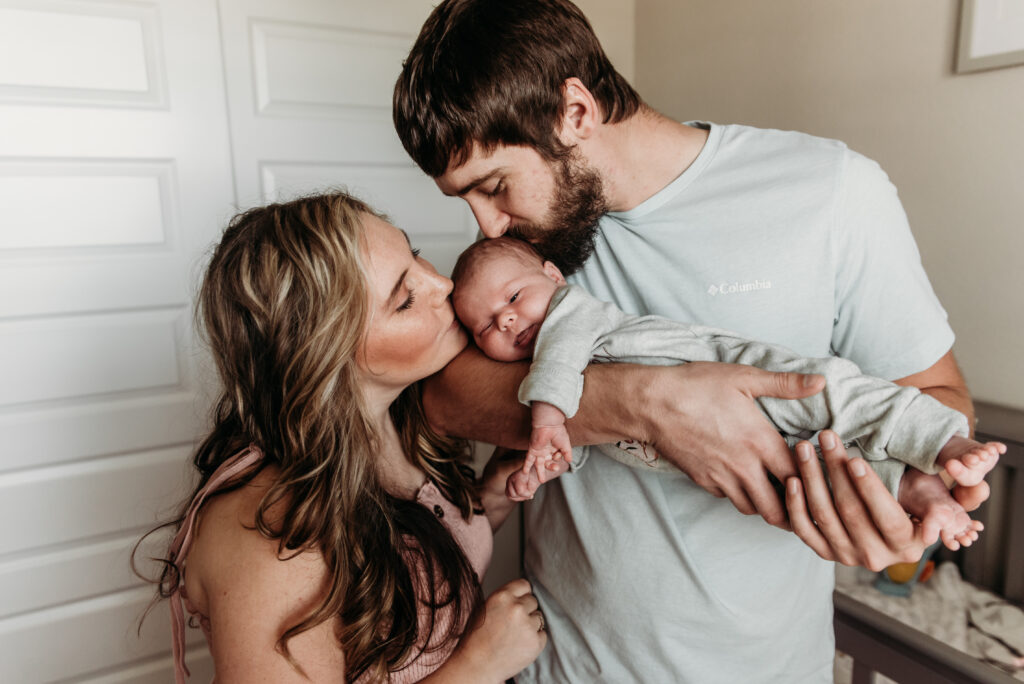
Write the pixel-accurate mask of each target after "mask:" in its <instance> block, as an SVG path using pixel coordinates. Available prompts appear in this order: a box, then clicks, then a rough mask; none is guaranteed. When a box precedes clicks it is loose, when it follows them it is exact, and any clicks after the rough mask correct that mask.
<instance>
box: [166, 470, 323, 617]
mask: <svg viewBox="0 0 1024 684" xmlns="http://www.w3.org/2000/svg"><path fill="white" fill-rule="evenodd" d="M276 477H277V471H276V469H274V468H272V467H267V468H264V469H263V471H262V472H260V473H259V474H258V475H257V476H256V477H255V478H254V479H253V480H252V482H250V483H248V484H247V485H245V486H243V487H240V488H239V489H236V490H234V491H232V492H227V493H224V494H221V495H219V496H215V497H213V498H212V499H210V500H209V501H207V502H206V503H205V504H204V505H203V507H202V508H201V509H200V513H199V518H198V520H197V523H196V531H195V538H194V541H193V544H192V548H191V549H190V550H189V554H188V557H187V558H186V564H187V572H186V587H187V590H188V592H189V597H190V599H191V601H192V603H193V604H194V605H195V607H196V608H197V609H198V610H199V611H200V612H202V613H204V614H208V611H209V607H210V601H211V598H212V597H214V596H218V595H220V596H223V595H224V593H225V591H226V590H227V589H229V588H231V589H233V591H232V593H233V594H236V595H237V593H238V592H239V591H241V590H243V589H244V590H245V591H246V592H247V593H248V592H256V593H262V592H263V591H267V592H273V593H276V594H278V595H281V594H284V595H286V597H287V598H289V602H294V601H295V600H297V599H299V598H300V596H298V595H296V594H305V595H308V594H314V595H319V594H320V592H319V591H317V589H318V588H319V587H321V585H322V584H323V582H324V580H325V579H326V574H327V568H326V566H325V565H324V561H323V557H322V556H321V554H320V553H318V552H315V551H303V552H300V553H298V554H296V553H294V552H293V551H288V550H285V551H284V553H281V552H280V549H279V546H278V540H277V539H269V538H267V537H265V536H263V534H261V533H260V532H259V531H258V530H257V529H256V528H255V521H256V511H257V509H258V508H259V504H260V502H261V501H262V499H263V496H264V495H265V494H266V492H267V490H268V489H269V487H270V486H271V485H272V484H273V483H274V479H275V478H276ZM282 508H283V506H281V505H277V506H274V507H272V508H271V509H270V510H269V511H268V517H269V519H270V520H269V522H270V523H271V524H273V522H274V515H275V514H278V513H281V512H282V511H281V509H282ZM307 600H308V599H307Z"/></svg>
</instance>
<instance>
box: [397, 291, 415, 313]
mask: <svg viewBox="0 0 1024 684" xmlns="http://www.w3.org/2000/svg"><path fill="white" fill-rule="evenodd" d="M415 301H416V293H415V292H413V291H412V290H409V294H408V296H407V297H406V298H405V301H404V302H402V303H401V304H400V305H399V306H398V310H399V311H408V310H409V309H411V308H412V305H413V303H414V302H415Z"/></svg>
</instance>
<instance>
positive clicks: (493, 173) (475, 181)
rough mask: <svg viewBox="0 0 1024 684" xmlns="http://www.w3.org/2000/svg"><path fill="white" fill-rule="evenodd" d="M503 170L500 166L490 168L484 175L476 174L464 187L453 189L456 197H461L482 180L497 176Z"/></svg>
mask: <svg viewBox="0 0 1024 684" xmlns="http://www.w3.org/2000/svg"><path fill="white" fill-rule="evenodd" d="M503 172H504V169H502V168H498V169H492V170H491V171H488V172H487V173H485V174H484V175H482V176H478V177H476V178H474V179H473V180H471V181H470V182H469V183H467V184H466V185H465V186H464V187H462V188H461V189H460V190H456V191H455V196H456V197H462V196H463V195H465V194H466V193H468V192H469V191H470V190H472V189H473V188H475V187H476V186H478V185H480V184H481V183H484V182H486V181H488V180H490V179H491V178H494V177H495V176H497V175H498V174H500V173H503Z"/></svg>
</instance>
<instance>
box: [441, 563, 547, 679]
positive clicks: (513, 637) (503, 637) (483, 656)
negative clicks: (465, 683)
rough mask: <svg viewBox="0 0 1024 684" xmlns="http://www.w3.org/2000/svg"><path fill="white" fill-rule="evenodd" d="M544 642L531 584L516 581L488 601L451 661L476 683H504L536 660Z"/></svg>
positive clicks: (520, 580)
mask: <svg viewBox="0 0 1024 684" xmlns="http://www.w3.org/2000/svg"><path fill="white" fill-rule="evenodd" d="M547 640H548V636H547V633H546V632H545V631H544V618H543V617H542V616H541V613H540V610H538V608H537V599H536V597H534V595H533V593H532V592H531V588H530V583H529V582H527V581H526V580H525V579H517V580H513V581H511V582H509V583H508V584H506V585H505V586H503V587H502V588H500V589H498V590H497V591H495V592H494V593H493V594H491V595H490V597H488V599H487V602H486V603H485V604H484V606H483V607H482V608H481V609H480V610H479V611H478V613H477V614H476V616H475V617H474V619H473V620H472V622H471V623H470V625H469V627H468V628H467V630H466V634H465V636H463V637H462V641H461V642H460V643H459V648H458V651H457V652H456V654H455V656H453V657H459V658H461V659H464V660H465V661H466V662H467V663H469V664H470V665H471V667H472V668H473V670H474V671H476V672H478V673H479V674H480V679H479V680H478V681H481V682H504V681H505V680H507V679H510V678H511V677H514V676H515V675H517V674H518V673H519V672H520V671H521V670H522V669H523V668H524V667H526V666H527V665H529V664H530V663H532V662H533V661H534V660H536V658H537V656H538V655H539V654H540V652H541V651H542V650H543V649H544V645H545V644H546V643H547Z"/></svg>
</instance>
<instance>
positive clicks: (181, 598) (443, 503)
mask: <svg viewBox="0 0 1024 684" xmlns="http://www.w3.org/2000/svg"><path fill="white" fill-rule="evenodd" d="M261 458H263V452H261V451H260V450H259V449H258V448H256V447H254V446H253V447H249V448H248V449H245V450H243V451H241V452H239V453H238V454H236V455H234V456H232V457H231V458H229V459H228V460H226V461H225V462H224V463H222V464H221V465H220V467H219V468H217V470H216V471H215V472H214V474H213V476H212V477H210V480H209V481H208V482H207V483H206V485H205V486H204V487H203V488H202V489H201V490H200V491H199V492H198V493H197V494H196V496H195V498H194V499H193V500H192V503H191V504H189V507H188V510H187V511H186V512H185V518H184V520H183V521H182V523H181V528H180V529H179V530H178V534H177V535H175V537H174V540H173V541H172V542H171V547H170V552H169V558H170V560H171V561H172V562H173V563H175V564H176V565H177V566H178V569H179V571H180V572H179V578H180V580H179V583H178V586H176V587H175V588H174V590H173V591H172V592H171V597H170V598H171V638H172V645H173V650H174V679H175V682H176V684H184V682H185V679H186V677H187V676H188V675H189V671H188V667H186V665H185V611H186V610H187V611H188V612H189V613H190V614H192V615H194V616H196V617H197V618H198V619H199V624H200V627H202V629H203V632H204V634H205V635H206V641H207V643H209V642H210V640H211V639H212V634H211V632H210V621H209V620H208V619H207V617H206V616H205V615H201V614H200V613H199V612H198V611H196V610H195V608H194V607H193V606H192V605H191V603H190V602H189V601H188V596H187V595H186V593H185V583H184V570H185V558H186V557H187V556H188V550H189V547H190V546H191V544H192V539H193V534H194V531H195V523H196V514H197V513H198V511H199V508H200V507H201V506H202V504H203V502H204V501H205V500H206V498H207V497H208V496H209V495H210V494H212V493H214V492H216V491H217V490H219V489H220V488H222V487H224V486H227V485H229V484H231V483H232V482H233V481H235V480H236V479H237V478H238V476H240V475H242V474H244V473H245V472H246V471H248V470H249V468H251V467H252V466H254V465H255V464H257V463H258V462H259V461H260V459H261ZM416 501H417V502H418V503H420V504H422V505H423V506H425V507H426V508H428V509H429V510H431V511H432V512H433V513H434V515H436V516H437V517H438V518H439V519H440V520H441V522H442V524H443V525H444V526H445V527H447V528H448V530H449V531H450V532H451V534H452V537H453V538H454V539H455V541H456V543H457V544H458V545H459V546H460V547H461V548H462V551H463V553H465V554H466V558H467V560H469V563H470V565H471V566H472V568H473V570H474V571H475V572H476V575H477V577H478V578H482V577H483V576H484V573H485V572H486V571H487V566H488V565H489V564H490V562H491V553H492V551H493V548H494V538H493V536H492V534H491V526H490V523H489V522H488V521H487V517H486V516H483V515H474V516H473V518H472V519H471V520H470V521H469V522H466V521H465V520H463V518H462V514H461V513H460V512H459V509H458V508H457V507H456V506H455V505H454V504H453V503H452V502H450V501H448V499H446V498H444V496H443V495H442V494H441V492H440V490H438V488H437V487H436V486H435V485H434V483H432V482H430V481H427V482H426V483H424V484H423V486H422V487H420V489H419V491H418V492H417V493H416ZM413 562H414V563H416V564H417V565H418V566H419V565H420V564H419V563H418V562H417V561H413ZM416 575H417V576H418V577H419V578H420V586H421V587H422V586H423V581H424V578H425V573H424V569H423V568H422V566H420V567H418V568H417V573H416ZM430 617H431V616H430V609H429V608H427V607H425V606H424V607H421V608H420V615H419V620H420V626H421V633H422V631H423V630H422V628H423V627H424V626H425V625H427V624H429V620H430ZM451 620H452V616H451V612H450V609H449V608H448V607H446V608H442V609H441V610H439V611H438V614H437V615H435V616H434V632H433V634H434V636H435V639H432V640H431V643H429V644H427V648H426V650H425V651H424V652H423V653H422V654H421V655H420V656H419V657H417V658H415V659H414V660H413V661H412V662H411V663H409V664H407V665H405V666H403V667H402V668H401V669H399V670H398V671H397V672H394V673H393V674H392V675H391V677H390V680H389V681H390V682H393V683H394V684H411V683H412V682H417V681H419V680H420V679H423V678H424V677H426V676H427V675H429V674H430V673H431V672H433V671H434V670H436V669H437V668H438V667H440V666H441V664H442V663H444V661H445V660H447V659H448V657H449V656H450V655H451V652H452V650H454V648H455V644H449V645H448V646H447V647H446V648H444V649H438V650H434V648H435V647H436V644H437V642H438V641H440V635H443V634H445V633H446V632H447V631H448V627H449V626H450V625H451ZM417 646H422V644H418V645H417ZM418 650H419V649H417V652H418ZM370 681H371V679H370V678H369V676H367V675H364V676H362V677H360V678H359V679H358V680H357V681H356V684H366V683H368V682H370Z"/></svg>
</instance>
